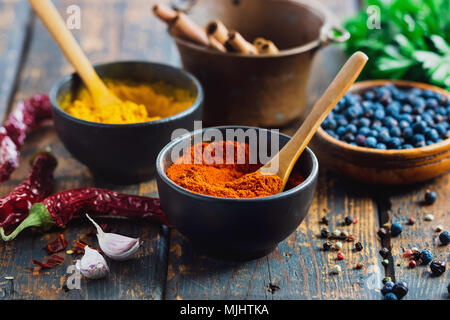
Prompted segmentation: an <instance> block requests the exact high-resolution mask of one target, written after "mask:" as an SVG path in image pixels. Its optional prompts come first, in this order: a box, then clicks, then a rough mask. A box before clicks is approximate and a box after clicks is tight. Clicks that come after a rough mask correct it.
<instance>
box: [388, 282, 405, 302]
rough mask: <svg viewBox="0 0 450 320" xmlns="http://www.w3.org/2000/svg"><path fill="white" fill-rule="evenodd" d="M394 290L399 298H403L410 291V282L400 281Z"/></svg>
mask: <svg viewBox="0 0 450 320" xmlns="http://www.w3.org/2000/svg"><path fill="white" fill-rule="evenodd" d="M392 292H393V293H394V294H395V295H396V296H397V298H399V299H402V298H403V297H404V296H406V294H407V293H408V284H407V283H406V282H404V281H399V282H397V283H396V284H395V285H394V287H393V288H392Z"/></svg>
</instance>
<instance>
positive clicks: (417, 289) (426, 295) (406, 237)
mask: <svg viewBox="0 0 450 320" xmlns="http://www.w3.org/2000/svg"><path fill="white" fill-rule="evenodd" d="M426 189H430V190H433V191H436V192H437V193H438V199H437V201H436V202H435V203H434V204H433V205H430V206H424V205H423V204H421V201H422V200H423V197H424V194H425V191H426ZM385 195H386V196H388V197H390V203H391V209H390V215H389V216H390V222H391V223H392V222H401V223H402V224H403V232H402V233H401V234H400V236H398V237H395V238H391V239H390V243H391V246H392V260H393V262H394V263H393V265H392V267H393V271H394V275H395V279H396V280H397V281H399V280H402V281H405V282H406V283H408V285H409V293H408V295H407V296H406V297H405V299H446V298H448V293H447V285H448V284H449V280H450V275H449V272H448V271H446V272H445V273H444V274H443V275H442V276H440V277H432V276H431V274H430V267H429V265H427V266H423V265H420V266H419V265H418V266H417V267H416V268H414V269H411V268H409V267H408V262H409V260H408V259H405V258H403V257H402V254H403V251H404V250H406V249H411V248H413V247H417V248H419V249H420V250H423V249H429V250H430V251H431V252H432V253H433V256H434V257H435V258H437V259H440V260H442V261H446V262H447V263H448V262H449V261H450V247H449V246H448V245H447V246H442V245H440V241H439V239H438V235H439V233H438V232H436V231H435V228H436V226H437V225H442V226H443V227H444V229H445V230H449V227H450V219H449V218H450V211H449V208H450V206H449V201H450V173H448V174H446V175H444V176H441V177H438V178H436V179H434V180H431V181H429V182H427V183H423V184H419V185H416V186H412V187H409V188H395V189H394V188H390V189H388V190H386V192H385ZM426 214H432V215H433V216H434V220H433V221H425V220H424V216H425V215H426ZM410 217H412V218H414V219H415V220H416V223H415V224H414V225H408V224H407V222H408V219H409V218H410ZM398 264H400V265H398Z"/></svg>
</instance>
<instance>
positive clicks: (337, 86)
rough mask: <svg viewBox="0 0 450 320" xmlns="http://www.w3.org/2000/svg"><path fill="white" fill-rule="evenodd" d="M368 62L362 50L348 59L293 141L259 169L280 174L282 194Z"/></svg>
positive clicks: (264, 172)
mask: <svg viewBox="0 0 450 320" xmlns="http://www.w3.org/2000/svg"><path fill="white" fill-rule="evenodd" d="M367 60H368V57H367V56H366V55H365V54H364V53H362V52H360V51H358V52H355V53H354V54H353V55H352V56H351V57H350V58H349V59H348V60H347V62H346V63H345V64H344V66H343V67H342V68H341V70H340V71H339V73H338V74H337V75H336V77H335V78H334V80H333V81H332V82H331V84H330V85H329V86H328V88H327V90H326V91H325V93H324V94H323V95H322V97H320V99H319V100H317V102H316V103H315V104H314V106H313V107H312V109H311V112H310V114H309V115H308V117H307V118H306V119H305V121H304V122H303V124H302V125H301V127H300V128H299V129H298V130H297V132H296V133H295V134H294V136H293V137H292V139H291V140H289V142H288V143H287V144H286V145H285V146H284V147H283V148H282V149H281V150H280V152H279V153H278V154H276V155H275V156H274V157H273V158H272V159H271V160H270V161H269V162H267V163H266V164H265V165H264V166H263V167H261V168H260V169H259V170H258V171H259V172H260V173H262V174H274V175H277V176H278V177H280V178H281V180H283V185H282V187H281V190H280V191H279V192H282V191H283V190H284V187H285V186H286V182H287V181H288V178H289V175H290V174H291V171H292V168H293V167H294V165H295V163H296V162H297V160H298V158H299V157H300V155H301V154H302V152H303V150H305V148H306V146H307V145H308V143H309V141H310V140H311V138H312V137H313V136H314V134H315V133H316V131H317V129H319V126H320V124H321V123H322V121H323V120H325V118H326V116H327V115H328V114H329V113H330V111H331V110H332V109H333V108H334V106H335V105H336V104H337V103H338V102H339V100H341V98H342V97H343V96H344V94H345V93H346V92H347V90H348V89H349V88H350V86H351V85H352V84H353V83H354V82H355V80H356V79H357V78H358V76H359V74H360V73H361V71H362V69H363V68H364V65H365V64H366V62H367Z"/></svg>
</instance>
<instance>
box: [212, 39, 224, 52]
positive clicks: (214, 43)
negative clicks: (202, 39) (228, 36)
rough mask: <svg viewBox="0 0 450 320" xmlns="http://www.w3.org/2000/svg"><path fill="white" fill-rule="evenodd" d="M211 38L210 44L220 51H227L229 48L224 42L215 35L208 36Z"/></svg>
mask: <svg viewBox="0 0 450 320" xmlns="http://www.w3.org/2000/svg"><path fill="white" fill-rule="evenodd" d="M208 39H209V46H210V47H211V48H213V49H214V50H217V51H220V52H227V49H226V48H225V46H224V45H223V44H221V43H220V42H219V40H217V39H216V38H214V37H213V36H208Z"/></svg>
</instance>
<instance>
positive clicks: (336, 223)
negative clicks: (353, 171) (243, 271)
mask: <svg viewBox="0 0 450 320" xmlns="http://www.w3.org/2000/svg"><path fill="white" fill-rule="evenodd" d="M370 195H371V191H370V190H367V188H364V186H361V185H359V184H357V183H354V182H351V181H346V180H345V179H344V178H341V177H337V176H335V175H333V174H331V173H329V172H323V173H322V174H321V175H320V179H319V184H318V189H317V194H316V197H315V199H314V201H313V204H312V206H311V208H310V210H309V214H308V216H307V217H306V219H305V221H304V222H303V223H302V224H301V225H300V227H299V228H298V229H297V231H296V232H295V233H294V234H292V235H291V236H290V237H289V238H288V239H287V240H286V241H284V242H282V243H281V244H280V245H279V246H278V249H277V251H276V252H274V253H273V254H272V255H271V256H272V259H269V265H270V274H271V282H272V283H273V284H275V285H277V286H278V287H279V288H280V290H278V291H277V292H275V293H274V298H276V299H376V298H377V297H379V296H380V294H379V288H380V286H381V279H382V278H383V276H384V271H383V268H382V266H381V264H380V261H379V260H378V259H377V238H376V230H377V225H378V217H377V212H376V207H375V204H374V202H373V200H372V198H371V196H370ZM324 216H327V217H328V218H329V219H330V224H329V226H328V228H329V229H330V231H333V230H335V229H339V230H341V231H344V230H345V231H347V232H348V233H349V234H351V235H353V236H354V238H355V242H346V241H341V242H342V244H343V249H342V250H341V252H342V253H343V254H344V256H345V259H344V260H343V261H338V260H337V251H334V250H333V251H328V252H327V251H323V250H322V245H323V242H324V241H325V240H324V239H321V238H320V229H321V228H322V227H325V226H324V225H323V224H322V225H321V224H320V220H321V218H322V217H324ZM346 216H352V217H354V218H356V219H358V222H357V223H356V224H353V225H351V226H343V225H342V222H343V221H344V218H345V217H346ZM357 241H360V242H361V243H362V245H363V247H364V249H363V251H361V252H357V251H355V250H353V249H354V244H355V243H356V242H357ZM332 242H333V243H334V242H335V241H332ZM358 263H363V264H364V268H363V269H361V270H356V269H355V266H356V264H358ZM336 264H337V265H340V266H341V268H342V273H341V274H339V275H334V274H331V273H330V268H331V267H332V266H333V265H336Z"/></svg>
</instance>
